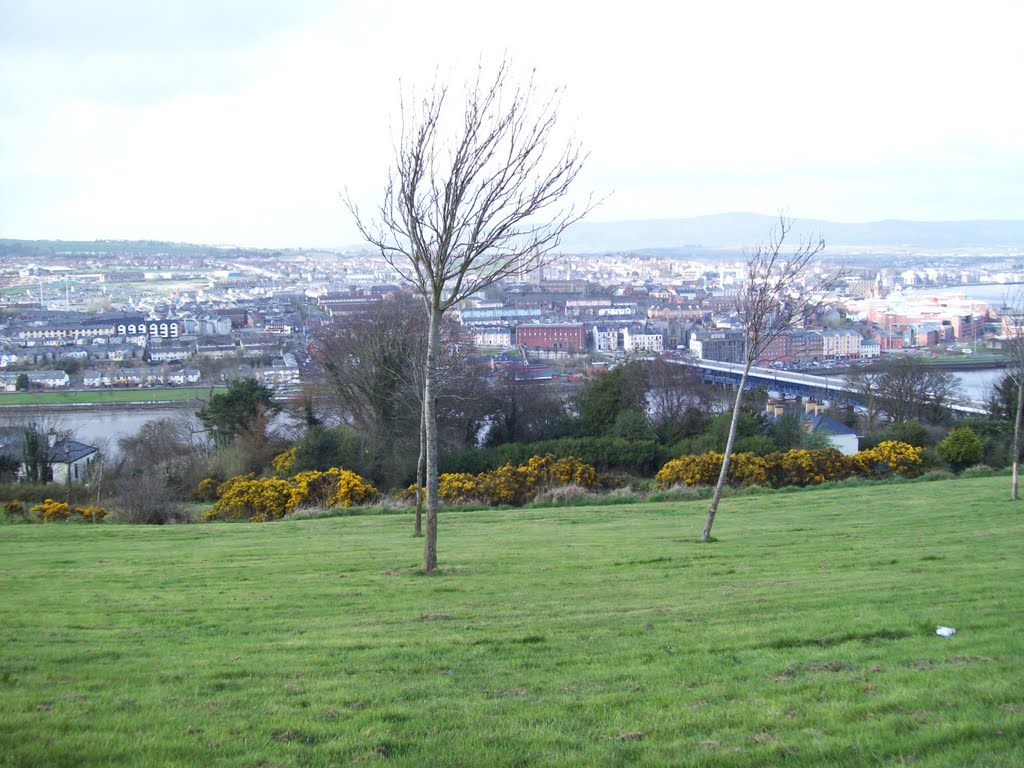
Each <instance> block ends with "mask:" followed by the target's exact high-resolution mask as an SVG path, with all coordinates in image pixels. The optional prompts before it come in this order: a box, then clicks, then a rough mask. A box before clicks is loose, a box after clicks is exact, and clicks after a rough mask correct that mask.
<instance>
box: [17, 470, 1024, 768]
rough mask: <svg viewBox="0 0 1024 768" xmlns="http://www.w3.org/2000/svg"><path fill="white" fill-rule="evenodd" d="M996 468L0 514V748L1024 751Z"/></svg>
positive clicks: (732, 758) (534, 756) (79, 760)
mask: <svg viewBox="0 0 1024 768" xmlns="http://www.w3.org/2000/svg"><path fill="white" fill-rule="evenodd" d="M1007 486H1008V482H1007V480H1006V479H1005V478H980V479H970V480H963V479H961V480H947V481H937V482H930V483H917V484H912V483H907V484H894V485H891V486H859V487H857V486H854V487H841V488H830V489H822V490H811V491H804V492H801V493H766V494H763V495H755V496H734V497H731V498H728V499H726V500H725V501H724V502H723V505H722V510H721V512H720V513H719V518H718V521H717V523H716V527H715V535H716V537H717V539H718V540H717V541H716V542H714V543H711V544H699V543H697V542H696V538H697V535H698V533H699V531H700V528H701V526H702V523H703V515H704V511H705V508H706V506H705V505H706V502H700V501H696V502H685V503H678V502H676V503H641V504H634V505H626V506H606V507H577V508H572V509H531V510H507V511H479V512H459V513H454V514H445V515H443V516H442V517H441V532H440V559H441V563H442V570H441V572H440V573H438V574H436V575H434V576H431V577H424V576H422V575H421V574H420V573H419V572H418V568H417V566H418V563H419V561H420V551H419V548H420V545H421V541H420V540H417V539H413V538H412V537H411V536H410V535H409V534H410V522H411V521H410V519H409V517H408V516H399V515H387V516H377V517H368V516H361V517H339V518H332V519H326V520H301V521H289V522H281V523H273V524H264V525H249V524H234V525H201V526H200V525H196V526H183V527H171V528H136V527H130V526H117V525H109V524H108V525H101V526H88V525H60V524H57V525H47V526H42V525H4V526H0V586H2V589H0V643H2V645H0V648H2V649H3V650H2V653H0V765H3V766H58V765H64V766H110V765H137V766H155V765H160V766H165V765H168V766H169V765H182V766H184V765H202V766H262V765H266V766H270V765H273V766H279V765H280V766H328V765H350V764H356V763H358V764H360V765H388V766H445V765H448V766H478V765H479V766H526V765H557V766H583V765H608V766H612V765H623V766H625V765H644V766H646V765H654V766H660V765H665V766H737V767H739V766H753V765H783V764H785V765H787V766H789V765H797V766H872V765H879V766H889V765H904V764H908V763H913V764H914V765H918V766H1018V765H1022V764H1024V746H1022V745H1024V716H1022V715H1024V671H1022V670H1024V634H1022V625H1024V547H1022V541H1024V504H1022V503H1017V504H1014V503H1011V502H1009V501H1007V500H1006V496H1007V494H1008V487H1007ZM938 624H945V625H949V626H953V627H956V628H957V630H958V634H957V635H956V636H955V637H952V638H948V639H944V638H941V637H938V636H936V634H935V628H936V625H938Z"/></svg>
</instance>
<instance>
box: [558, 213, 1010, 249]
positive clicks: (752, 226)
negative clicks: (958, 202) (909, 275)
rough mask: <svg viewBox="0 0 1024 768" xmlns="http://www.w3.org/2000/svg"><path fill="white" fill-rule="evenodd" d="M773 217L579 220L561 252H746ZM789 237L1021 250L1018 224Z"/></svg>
mask: <svg viewBox="0 0 1024 768" xmlns="http://www.w3.org/2000/svg"><path fill="white" fill-rule="evenodd" d="M776 223H777V218H776V217H774V216H762V215H760V214H756V213H723V214H717V215H714V216H698V217H695V218H690V219H651V220H648V221H610V222H586V221H585V222H581V223H579V224H575V225H574V226H572V227H571V228H570V229H569V230H568V231H567V232H566V233H565V237H563V239H562V248H561V250H563V251H566V252H577V253H601V252H609V251H611V252H615V251H632V250H644V249H676V248H686V247H700V248H729V249H733V248H748V247H750V246H752V245H755V244H757V243H759V242H762V241H764V240H765V238H766V236H767V235H768V233H769V231H770V230H771V228H772V226H773V225H774V224H776ZM793 224H794V234H800V233H805V234H821V236H822V237H824V238H825V242H826V243H827V244H828V245H831V246H867V247H870V246H877V247H886V246H888V247H910V248H939V249H941V248H997V247H1021V248H1024V221H938V222H933V221H897V220H888V221H874V222H868V223H865V224H840V223H837V222H833V221H819V220H816V219H798V218H794V219H793Z"/></svg>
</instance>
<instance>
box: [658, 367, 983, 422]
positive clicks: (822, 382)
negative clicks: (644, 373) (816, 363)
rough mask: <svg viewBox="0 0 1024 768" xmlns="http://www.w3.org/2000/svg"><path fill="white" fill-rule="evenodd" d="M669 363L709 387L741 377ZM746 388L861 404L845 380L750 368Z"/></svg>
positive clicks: (959, 407)
mask: <svg viewBox="0 0 1024 768" xmlns="http://www.w3.org/2000/svg"><path fill="white" fill-rule="evenodd" d="M669 362H672V363H676V364H679V365H689V366H691V367H693V368H697V369H698V370H699V371H700V373H701V378H702V379H703V380H704V381H706V382H709V383H715V384H727V385H730V386H736V385H737V384H739V382H740V378H741V377H742V376H743V366H742V365H740V364H737V363H721V362H718V361H717V360H700V359H697V358H692V357H690V358H670V359H669ZM746 386H747V389H766V390H769V391H771V392H780V393H782V394H784V395H789V396H791V397H809V398H814V399H816V400H827V401H829V402H832V403H848V402H852V403H859V402H860V396H859V394H858V393H857V392H856V391H855V390H854V389H853V388H852V387H850V385H849V384H848V383H847V381H846V377H845V376H835V375H832V376H830V375H827V374H826V375H822V376H816V375H812V374H809V373H797V372H796V371H781V370H778V369H776V368H761V367H758V366H753V367H752V368H751V369H750V373H749V374H748V375H747V385H746ZM949 408H950V410H953V411H955V412H957V413H960V414H963V415H971V416H977V415H985V414H987V413H988V411H986V410H985V408H984V407H982V404H980V403H955V404H952V405H950V406H949Z"/></svg>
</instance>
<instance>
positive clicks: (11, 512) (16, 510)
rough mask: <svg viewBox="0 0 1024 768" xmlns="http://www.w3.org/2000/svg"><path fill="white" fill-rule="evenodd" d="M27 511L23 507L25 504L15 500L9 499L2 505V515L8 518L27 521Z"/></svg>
mask: <svg viewBox="0 0 1024 768" xmlns="http://www.w3.org/2000/svg"><path fill="white" fill-rule="evenodd" d="M27 511H28V510H27V508H26V507H25V503H24V502H22V501H18V500H17V499H11V500H10V501H8V502H7V503H6V504H4V513H5V514H6V515H7V517H8V518H12V517H21V518H24V519H25V520H28V515H27V514H26V512H27Z"/></svg>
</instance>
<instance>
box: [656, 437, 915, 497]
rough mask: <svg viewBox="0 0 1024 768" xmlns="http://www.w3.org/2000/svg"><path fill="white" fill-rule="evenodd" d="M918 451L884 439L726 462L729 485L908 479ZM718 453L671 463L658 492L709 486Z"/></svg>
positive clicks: (716, 471)
mask: <svg viewBox="0 0 1024 768" xmlns="http://www.w3.org/2000/svg"><path fill="white" fill-rule="evenodd" d="M921 453H922V451H921V449H920V448H915V447H914V446H912V445H908V444H907V443H900V442H896V441H888V442H885V443H881V444H880V445H878V446H876V447H875V448H869V449H866V450H863V451H860V452H859V453H856V454H854V455H852V456H844V455H843V454H842V453H840V452H839V451H837V450H836V449H835V448H824V449H820V450H814V451H805V450H791V451H786V452H785V453H770V454H768V455H767V456H757V455H755V454H752V453H734V454H733V456H732V461H731V462H730V464H729V477H728V478H727V480H728V482H729V484H730V485H733V486H737V487H744V486H749V485H770V486H771V487H773V488H782V487H784V486H788V485H800V486H803V485H819V484H821V483H825V482H829V481H833V480H845V479H846V478H848V477H875V478H882V477H893V476H897V475H898V476H913V475H914V474H917V473H918V472H920V470H921V464H922V462H921ZM723 458H724V456H723V454H721V453H715V452H714V451H709V452H707V453H702V454H699V455H693V456H680V457H679V458H678V459H672V460H671V461H668V462H666V463H665V465H664V466H663V467H662V468H661V469H660V470H659V471H658V474H657V475H656V477H655V484H656V485H657V487H658V488H669V487H671V486H673V485H688V486H691V487H694V486H699V485H714V484H715V483H716V482H718V475H719V473H720V472H721V471H722V459H723Z"/></svg>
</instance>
